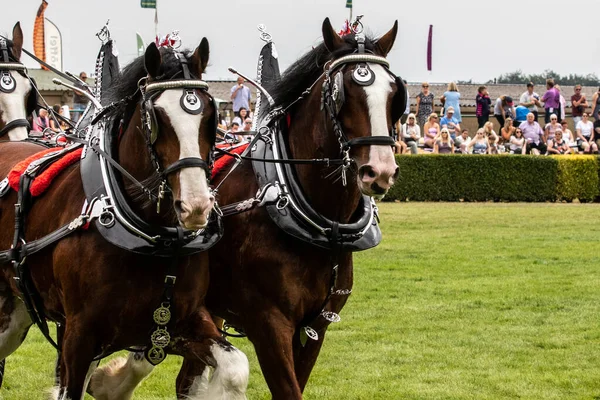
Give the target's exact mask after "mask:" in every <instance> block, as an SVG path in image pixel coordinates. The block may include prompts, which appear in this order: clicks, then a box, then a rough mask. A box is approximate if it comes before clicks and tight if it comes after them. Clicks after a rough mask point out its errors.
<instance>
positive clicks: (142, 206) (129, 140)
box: [117, 106, 169, 225]
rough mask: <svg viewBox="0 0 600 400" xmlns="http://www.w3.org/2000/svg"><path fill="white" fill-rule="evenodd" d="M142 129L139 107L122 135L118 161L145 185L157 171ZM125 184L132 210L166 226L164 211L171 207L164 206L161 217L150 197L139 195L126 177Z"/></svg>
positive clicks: (152, 221)
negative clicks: (151, 203) (149, 204)
mask: <svg viewBox="0 0 600 400" xmlns="http://www.w3.org/2000/svg"><path fill="white" fill-rule="evenodd" d="M142 127H143V124H142V121H141V112H140V108H139V106H138V107H137V108H136V110H135V112H134V114H133V116H132V118H131V120H130V121H129V124H128V126H127V130H126V131H125V132H124V133H123V134H122V135H121V138H120V141H119V143H118V144H117V146H118V160H117V161H118V162H119V164H120V165H121V166H122V167H123V168H124V169H125V170H126V171H127V172H129V173H130V174H131V175H132V176H133V177H134V178H135V179H137V180H138V181H139V182H142V183H144V182H145V181H148V180H149V179H150V178H152V177H154V176H155V174H156V171H155V169H154V166H153V165H152V161H151V159H150V154H149V152H148V146H147V144H146V140H145V138H144V135H145V133H144V132H143V131H140V129H142ZM123 183H124V187H125V196H126V197H127V199H128V200H129V204H130V207H131V209H132V210H133V211H134V212H135V213H136V214H137V215H138V216H140V217H141V218H142V219H144V220H145V221H146V222H148V223H153V224H163V225H164V224H165V223H166V222H167V218H166V217H165V212H164V209H168V208H169V207H164V204H163V207H162V209H163V212H162V213H161V214H160V215H159V214H157V213H156V207H155V204H154V203H153V205H152V206H148V204H147V203H148V197H147V196H140V195H139V194H140V190H139V188H138V186H137V185H135V184H134V183H133V182H130V181H129V180H128V179H127V178H125V177H123ZM153 194H154V195H156V194H157V193H156V192H154V193H153Z"/></svg>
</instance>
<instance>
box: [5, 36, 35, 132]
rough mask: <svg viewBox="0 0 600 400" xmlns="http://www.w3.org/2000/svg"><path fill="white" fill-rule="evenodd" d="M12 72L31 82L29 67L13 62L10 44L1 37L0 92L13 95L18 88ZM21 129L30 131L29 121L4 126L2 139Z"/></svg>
mask: <svg viewBox="0 0 600 400" xmlns="http://www.w3.org/2000/svg"><path fill="white" fill-rule="evenodd" d="M11 71H16V72H17V73H19V74H21V75H23V77H25V78H27V79H29V80H30V81H31V79H30V78H29V76H28V75H27V67H25V65H24V64H22V63H20V62H18V61H13V60H12V58H11V56H10V53H9V50H8V43H7V41H6V39H4V38H3V37H0V92H2V93H12V92H14V91H15V89H16V88H17V81H16V80H15V78H14V77H13V76H12V74H11ZM32 85H33V83H32ZM31 90H34V88H33V87H32V89H31ZM20 127H24V128H28V129H29V128H31V126H30V125H29V121H27V119H24V118H19V119H15V120H12V121H10V122H8V123H7V124H6V125H5V126H4V128H2V129H0V137H2V136H4V135H6V134H7V133H8V132H10V131H11V130H13V129H14V128H20Z"/></svg>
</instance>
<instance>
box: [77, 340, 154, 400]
mask: <svg viewBox="0 0 600 400" xmlns="http://www.w3.org/2000/svg"><path fill="white" fill-rule="evenodd" d="M153 370H154V366H153V365H152V364H150V363H149V362H148V361H146V358H145V357H144V352H143V351H140V352H130V353H129V356H128V357H127V358H124V357H119V358H115V359H114V360H112V361H110V362H109V363H108V364H106V365H105V366H103V367H102V368H98V369H97V370H96V371H94V373H93V374H92V378H91V381H90V386H89V388H88V393H89V394H91V395H92V396H94V398H95V399H96V400H129V399H131V398H132V397H133V392H134V391H135V388H136V387H137V386H138V385H139V384H140V383H141V382H142V381H143V380H144V379H145V378H146V377H147V376H148V375H150V373H151V372H152V371H153Z"/></svg>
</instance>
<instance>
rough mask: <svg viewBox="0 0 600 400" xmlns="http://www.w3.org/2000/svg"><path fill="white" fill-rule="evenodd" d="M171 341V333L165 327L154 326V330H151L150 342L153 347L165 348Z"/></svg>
mask: <svg viewBox="0 0 600 400" xmlns="http://www.w3.org/2000/svg"><path fill="white" fill-rule="evenodd" d="M170 341H171V335H169V332H167V330H166V329H163V328H156V330H155V331H154V332H152V336H150V342H151V343H152V345H153V346H154V347H159V348H161V349H162V348H165V347H167V345H168V344H169V342H170Z"/></svg>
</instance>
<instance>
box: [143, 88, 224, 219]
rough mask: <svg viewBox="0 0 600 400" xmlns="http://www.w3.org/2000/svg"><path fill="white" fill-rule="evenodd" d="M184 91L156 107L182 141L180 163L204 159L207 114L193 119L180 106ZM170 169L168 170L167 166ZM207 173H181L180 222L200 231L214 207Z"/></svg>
mask: <svg viewBox="0 0 600 400" xmlns="http://www.w3.org/2000/svg"><path fill="white" fill-rule="evenodd" d="M181 95H182V90H181V89H171V90H165V91H164V92H163V93H162V94H161V95H160V96H159V97H158V99H157V100H156V101H155V103H154V105H155V106H156V107H158V108H161V109H162V110H163V111H164V112H165V113H166V114H167V115H168V117H169V120H170V121H171V125H172V126H173V129H174V130H175V134H176V135H177V139H178V140H179V159H180V160H181V159H182V158H186V157H197V158H202V157H201V156H200V145H199V144H198V131H199V129H200V122H201V121H202V117H203V115H204V114H203V113H200V114H198V115H192V114H189V113H187V112H185V111H184V110H183V108H181V105H180V104H179V100H180V98H181ZM165 167H166V166H165ZM206 178H207V177H206V173H205V172H204V170H203V169H202V168H200V167H194V168H183V169H181V170H179V192H180V193H179V199H178V200H180V201H181V209H180V213H179V214H180V215H179V218H180V221H181V223H182V224H183V225H184V227H185V228H187V229H200V228H203V227H205V226H206V224H207V223H208V215H209V213H210V211H211V209H212V207H213V205H214V196H212V194H211V193H210V191H209V188H208V184H207V181H206Z"/></svg>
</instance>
